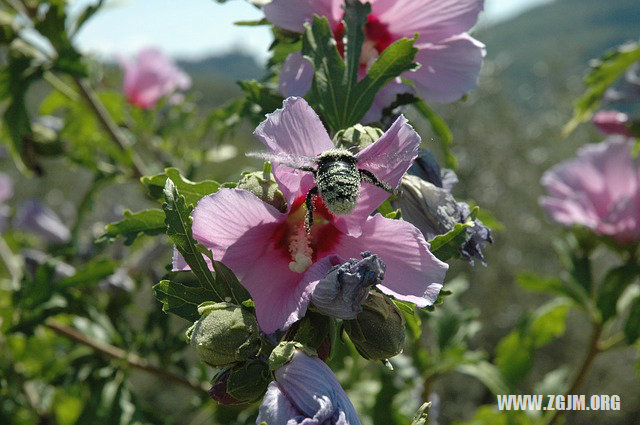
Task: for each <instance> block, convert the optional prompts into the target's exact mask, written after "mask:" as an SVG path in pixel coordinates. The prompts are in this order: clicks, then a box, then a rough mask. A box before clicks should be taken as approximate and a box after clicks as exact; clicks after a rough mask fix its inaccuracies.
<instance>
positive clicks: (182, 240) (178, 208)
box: [162, 178, 224, 302]
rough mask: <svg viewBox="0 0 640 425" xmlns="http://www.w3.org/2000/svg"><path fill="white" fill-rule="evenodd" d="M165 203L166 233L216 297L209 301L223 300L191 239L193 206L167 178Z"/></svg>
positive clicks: (163, 207)
mask: <svg viewBox="0 0 640 425" xmlns="http://www.w3.org/2000/svg"><path fill="white" fill-rule="evenodd" d="M164 198H165V203H164V204H163V205H162V209H163V210H164V213H165V224H166V226H167V235H168V236H169V238H170V239H171V240H172V241H173V243H174V244H175V245H176V248H177V249H178V252H180V254H181V255H182V257H183V258H184V260H185V261H186V262H187V264H188V265H189V267H191V271H192V272H193V273H194V274H195V275H196V277H197V278H198V280H199V281H200V283H201V284H202V286H203V287H204V288H206V289H208V290H210V291H212V292H213V293H214V294H215V295H216V298H214V299H213V300H211V301H218V302H221V301H224V296H223V295H222V294H221V293H219V292H218V291H217V290H216V281H215V278H214V276H213V273H211V270H209V266H208V265H207V263H206V261H205V258H204V256H203V254H202V252H201V251H200V248H199V247H198V245H199V244H198V243H197V242H196V241H195V239H193V234H192V233H191V212H192V211H193V206H191V205H187V203H186V201H185V197H184V196H182V195H180V194H179V192H178V189H177V187H176V185H175V184H174V183H173V180H172V179H170V178H168V179H167V181H166V183H165V189H164Z"/></svg>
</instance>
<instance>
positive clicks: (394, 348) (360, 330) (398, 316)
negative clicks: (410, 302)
mask: <svg viewBox="0 0 640 425" xmlns="http://www.w3.org/2000/svg"><path fill="white" fill-rule="evenodd" d="M344 329H345V331H346V332H347V335H349V338H351V341H352V342H353V344H354V345H355V346H356V349H357V350H358V352H359V353H360V355H361V356H362V357H364V358H365V359H367V360H384V359H388V358H390V357H393V356H395V355H397V354H400V353H401V352H402V349H403V347H404V337H405V329H404V316H403V315H402V312H401V311H400V310H399V309H398V307H396V306H395V304H394V303H393V301H392V300H391V299H390V298H388V297H386V296H384V295H382V294H380V293H378V292H371V293H370V294H369V298H368V299H367V301H365V303H364V304H363V311H362V313H360V314H358V316H357V317H356V318H355V319H354V320H347V321H345V322H344Z"/></svg>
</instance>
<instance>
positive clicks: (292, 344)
mask: <svg viewBox="0 0 640 425" xmlns="http://www.w3.org/2000/svg"><path fill="white" fill-rule="evenodd" d="M297 350H300V351H302V352H304V353H305V354H306V355H308V356H312V357H315V356H316V352H315V351H314V350H313V349H312V348H309V347H307V346H305V345H303V344H301V343H300V342H297V341H284V342H281V343H280V344H278V345H277V346H276V348H274V349H273V351H272V352H271V354H270V355H269V369H270V370H277V369H280V368H281V367H282V366H284V365H285V364H287V363H289V361H290V360H291V358H292V357H293V355H294V354H295V353H296V351H297Z"/></svg>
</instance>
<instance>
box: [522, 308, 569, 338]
mask: <svg viewBox="0 0 640 425" xmlns="http://www.w3.org/2000/svg"><path fill="white" fill-rule="evenodd" d="M569 310H570V305H569V304H568V303H567V301H565V300H563V299H556V300H553V301H551V302H550V303H548V304H545V305H543V306H541V307H539V308H538V309H536V312H535V314H534V317H533V320H532V321H531V325H530V328H529V331H528V334H529V336H530V337H531V338H532V343H533V346H534V347H536V348H539V347H542V346H543V345H545V344H548V343H549V342H551V341H552V340H553V338H558V337H560V336H562V334H564V332H565V329H566V326H567V316H568V314H569Z"/></svg>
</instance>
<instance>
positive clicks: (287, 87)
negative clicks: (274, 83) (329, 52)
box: [279, 52, 313, 97]
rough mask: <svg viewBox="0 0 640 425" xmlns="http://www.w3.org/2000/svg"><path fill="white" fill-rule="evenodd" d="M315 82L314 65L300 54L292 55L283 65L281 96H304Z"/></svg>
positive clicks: (280, 86)
mask: <svg viewBox="0 0 640 425" xmlns="http://www.w3.org/2000/svg"><path fill="white" fill-rule="evenodd" d="M312 82H313V64H311V62H309V61H308V60H307V59H305V58H304V57H303V56H302V54H301V53H300V52H296V53H291V54H290V55H289V56H287V59H286V60H285V61H284V64H282V72H281V73H280V85H279V89H280V94H281V95H282V96H284V97H289V96H300V97H302V96H304V95H306V94H307V92H308V91H309V89H310V88H311V83H312Z"/></svg>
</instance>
